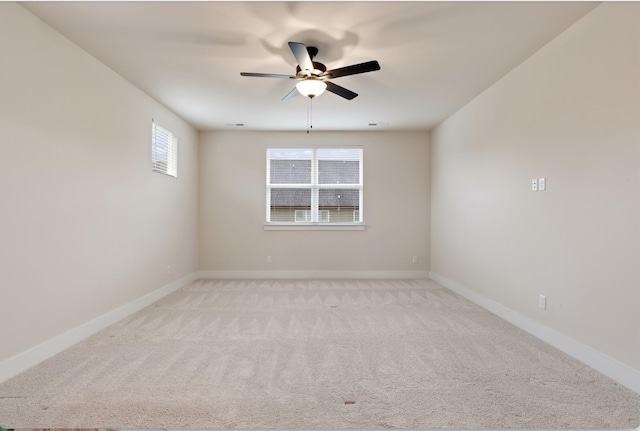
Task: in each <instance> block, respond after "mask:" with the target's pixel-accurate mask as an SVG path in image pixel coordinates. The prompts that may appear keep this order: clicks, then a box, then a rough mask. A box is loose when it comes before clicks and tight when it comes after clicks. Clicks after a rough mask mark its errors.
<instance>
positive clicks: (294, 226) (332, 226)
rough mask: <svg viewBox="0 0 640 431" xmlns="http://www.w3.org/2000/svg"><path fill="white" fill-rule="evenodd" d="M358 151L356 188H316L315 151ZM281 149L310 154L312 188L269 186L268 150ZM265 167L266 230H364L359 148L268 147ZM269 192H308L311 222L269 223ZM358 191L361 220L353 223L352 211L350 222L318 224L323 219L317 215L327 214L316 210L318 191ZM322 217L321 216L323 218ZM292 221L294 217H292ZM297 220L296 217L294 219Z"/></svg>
mask: <svg viewBox="0 0 640 431" xmlns="http://www.w3.org/2000/svg"><path fill="white" fill-rule="evenodd" d="M341 148H342V149H357V150H359V151H360V170H359V184H319V182H318V156H317V153H318V151H317V150H322V149H341ZM283 149H299V150H312V153H313V155H312V160H311V184H273V185H272V184H270V179H271V164H270V160H271V159H270V155H269V154H270V151H271V150H283ZM266 165H267V178H266V189H267V192H266V222H265V224H264V229H265V230H364V229H365V223H364V217H363V214H364V212H363V203H364V184H363V179H364V151H363V148H362V147H361V146H353V145H351V146H318V147H304V146H296V147H269V148H267V153H266ZM272 188H304V189H311V210H310V213H311V217H310V219H311V220H310V221H306V222H302V221H294V222H272V221H271V220H270V217H271V189H272ZM341 188H342V189H358V190H359V198H360V201H359V204H358V205H359V211H358V215H359V217H360V220H357V219H356V216H355V211H354V219H353V222H341V223H332V222H324V221H319V220H318V218H320V219H322V218H323V217H322V216H319V214H320V212H327V213H329V211H325V210H320V209H319V208H318V204H319V202H318V196H319V191H320V190H321V189H341ZM298 211H307V210H296V213H297V212H298ZM323 215H324V214H323ZM326 216H327V219H328V218H329V214H326ZM294 217H296V216H295V215H294ZM296 218H297V217H296Z"/></svg>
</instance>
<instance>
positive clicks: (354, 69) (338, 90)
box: [240, 42, 380, 101]
mask: <svg viewBox="0 0 640 431" xmlns="http://www.w3.org/2000/svg"><path fill="white" fill-rule="evenodd" d="M289 48H290V49H291V52H293V55H294V57H295V58H296V60H297V61H298V66H297V67H296V74H295V75H279V74H273V73H253V72H241V73H240V75H241V76H253V77H259V78H280V79H295V80H298V81H300V82H298V83H297V84H296V89H297V90H298V91H295V89H294V90H293V91H291V92H289V93H288V94H287V95H285V96H284V97H283V98H282V100H284V101H287V100H291V99H293V98H294V97H295V95H296V94H297V93H298V92H299V93H300V94H302V95H303V96H305V97H308V98H310V99H312V98H314V97H318V96H319V95H320V94H322V93H323V92H324V91H325V90H327V91H329V92H330V93H333V94H336V95H338V96H340V97H342V98H344V99H347V100H352V99H354V98H356V97H357V96H358V94H357V93H354V92H353V91H351V90H348V89H346V88H344V87H341V86H339V85H337V84H334V83H333V82H330V81H329V80H330V79H334V78H340V77H342V76H349V75H356V74H359V73H366V72H373V71H376V70H380V64H378V62H377V61H375V60H372V61H368V62H365V63H360V64H354V65H351V66H345V67H340V68H338V69H333V70H327V67H326V66H325V65H324V64H322V63H318V62H315V61H313V58H314V57H315V56H316V55H317V54H318V48H316V47H314V46H309V47H307V46H306V45H305V44H303V43H300V42H289Z"/></svg>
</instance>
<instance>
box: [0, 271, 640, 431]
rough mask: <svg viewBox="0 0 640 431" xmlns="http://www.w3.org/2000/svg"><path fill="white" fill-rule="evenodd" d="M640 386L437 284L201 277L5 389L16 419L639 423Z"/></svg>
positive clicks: (18, 422) (392, 424) (12, 422)
mask: <svg viewBox="0 0 640 431" xmlns="http://www.w3.org/2000/svg"><path fill="white" fill-rule="evenodd" d="M639 425H640V396H639V395H638V394H635V393H634V392H632V391H630V390H628V389H626V388H624V387H623V386H621V385H619V384H617V383H615V382H614V381H612V380H610V379H608V378H607V377H604V376H602V375H601V374H599V373H597V372H596V371H594V370H592V369H591V368H589V367H587V366H585V365H583V364H581V363H579V362H577V361H576V360H574V359H572V358H570V357H569V356H567V355H565V354H564V353H562V352H560V351H559V350H557V349H555V348H553V347H551V346H549V345H547V344H545V343H543V342H541V341H540V340H538V339H536V338H534V337H533V336H531V335H529V334H527V333H525V332H524V331H522V330H520V329H518V328H516V327H514V326H513V325H511V324H509V323H507V322H505V321H503V320H502V319H500V318H498V317H496V316H495V315H493V314H491V313H489V312H488V311H486V310H484V309H482V308H480V307H478V306H476V305H475V304H473V303H471V302H469V301H467V300H466V299H463V298H461V297H460V296H458V295H456V294H454V293H452V292H451V291H449V290H448V289H445V288H444V287H442V286H440V285H438V284H437V283H435V282H433V281H430V280H375V281H371V280H280V281H276V280H199V281H197V282H194V283H193V284H191V285H189V286H186V287H184V288H182V289H180V290H179V291H177V292H175V293H173V294H171V295H169V296H167V297H165V298H164V299H162V300H160V301H158V302H157V303H155V304H153V305H151V306H149V307H147V308H145V309H143V310H141V311H139V312H138V313H135V314H134V315H132V316H130V317H128V318H126V319H124V320H123V321H121V322H119V323H117V324H115V325H113V326H111V327H109V328H107V329H105V330H104V331H102V332H100V333H98V334H96V335H94V336H92V337H90V338H89V339H87V340H85V341H83V342H81V343H79V344H77V345H75V346H74V347H72V348H70V349H68V350H66V351H64V352H62V353H61V354H59V355H57V356H55V357H53V358H51V359H49V360H47V361H45V362H43V363H41V364H40V365H38V366H36V367H34V368H32V369H30V370H28V371H26V372H24V373H22V374H20V375H18V376H16V377H14V378H13V379H10V380H8V381H6V382H5V383H3V384H1V385H0V426H3V427H6V428H34V427H46V428H288V429H300V428H412V429H416V428H546V429H558V428H598V429H602V428H636V427H638V426H639Z"/></svg>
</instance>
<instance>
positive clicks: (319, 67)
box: [296, 61, 327, 76]
mask: <svg viewBox="0 0 640 431" xmlns="http://www.w3.org/2000/svg"><path fill="white" fill-rule="evenodd" d="M311 63H312V64H313V70H311V71H310V72H311V75H314V76H320V75H321V74H323V73H324V72H326V71H327V66H325V65H324V64H322V63H318V62H317V61H312V62H311ZM296 75H297V76H305V75H306V73H304V72H303V71H302V69H300V66H296Z"/></svg>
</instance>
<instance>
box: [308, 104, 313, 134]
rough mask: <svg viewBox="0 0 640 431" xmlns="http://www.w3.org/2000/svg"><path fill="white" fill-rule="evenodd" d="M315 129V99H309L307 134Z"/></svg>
mask: <svg viewBox="0 0 640 431" xmlns="http://www.w3.org/2000/svg"><path fill="white" fill-rule="evenodd" d="M311 129H313V98H311V97H309V103H307V133H309V132H310V131H311Z"/></svg>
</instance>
